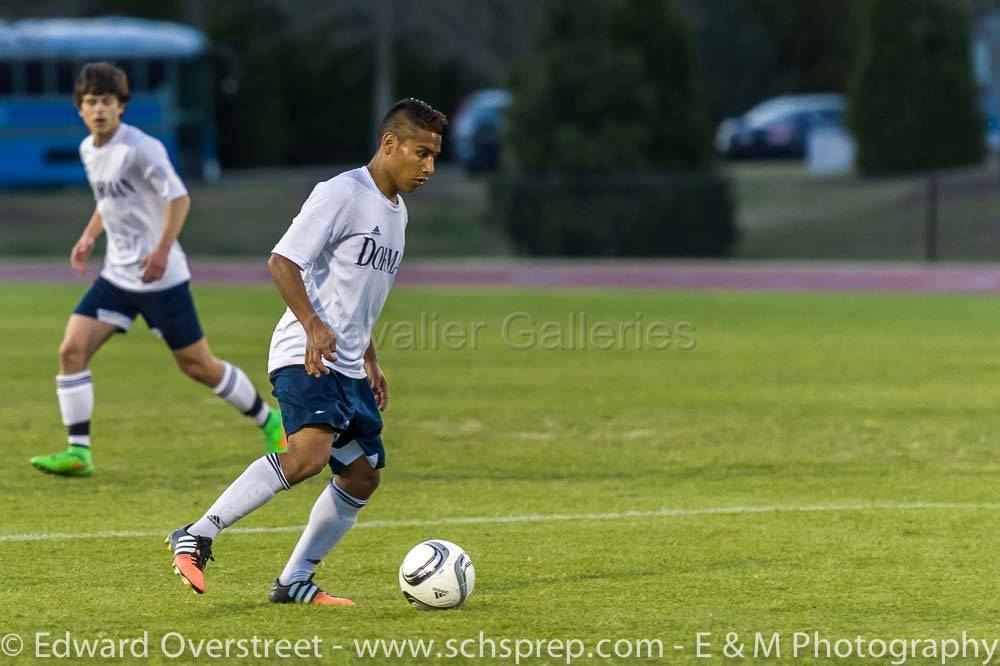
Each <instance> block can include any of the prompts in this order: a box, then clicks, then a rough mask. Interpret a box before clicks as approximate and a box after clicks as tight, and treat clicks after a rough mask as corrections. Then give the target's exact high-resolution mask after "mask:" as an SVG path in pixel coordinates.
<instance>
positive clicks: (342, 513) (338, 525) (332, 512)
mask: <svg viewBox="0 0 1000 666" xmlns="http://www.w3.org/2000/svg"><path fill="white" fill-rule="evenodd" d="M366 504H368V501H367V500H359V499H358V498H356V497H352V496H351V495H348V494H347V493H346V492H344V491H343V490H342V489H341V488H340V486H338V485H337V482H336V481H335V480H332V479H331V480H330V483H328V484H326V487H325V488H324V489H323V492H321V493H320V494H319V497H318V498H316V503H315V504H313V508H312V511H311V512H310V513H309V524H308V525H306V529H305V530H304V531H303V532H302V536H301V537H299V542H298V543H297V544H295V550H293V551H292V556H291V557H290V558H289V559H288V564H286V565H285V568H284V570H282V572H281V575H280V576H278V581H279V582H280V583H281V584H282V585H291V584H292V583H293V582H295V581H304V580H308V579H309V577H310V576H312V575H313V572H314V571H316V566H317V565H318V564H319V563H320V562H322V561H323V558H325V557H326V556H327V555H328V554H329V553H330V551H331V550H333V547H334V546H336V545H337V544H338V543H340V540H341V539H343V538H344V535H345V534H347V531H348V530H349V529H351V528H352V527H354V523H356V522H357V520H358V512H359V511H361V509H363V508H364V507H365V505H366Z"/></svg>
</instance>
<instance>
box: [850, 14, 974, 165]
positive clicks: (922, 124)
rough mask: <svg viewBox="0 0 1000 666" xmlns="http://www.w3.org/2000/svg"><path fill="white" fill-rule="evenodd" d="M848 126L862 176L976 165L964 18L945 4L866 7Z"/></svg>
mask: <svg viewBox="0 0 1000 666" xmlns="http://www.w3.org/2000/svg"><path fill="white" fill-rule="evenodd" d="M863 8H864V10H865V11H863V12H862V13H861V15H860V20H861V21H862V24H861V37H860V40H861V42H860V48H859V53H858V59H857V62H856V67H855V71H854V76H853V80H852V84H851V90H850V97H851V109H850V123H851V127H852V129H853V131H854V134H855V136H856V138H857V141H858V162H859V166H860V167H861V170H862V171H863V172H864V173H868V174H885V173H903V172H912V171H924V170H928V169H935V168H943V167H952V166H959V165H964V164H973V163H977V162H979V161H980V160H981V159H982V157H983V152H984V125H983V119H982V117H981V116H980V114H979V111H978V110H977V108H976V91H975V85H974V83H973V80H972V71H971V64H970V52H969V49H970V43H969V42H970V38H969V17H968V16H967V15H966V14H965V12H964V11H963V9H962V6H961V5H960V4H959V3H956V2H951V1H949V0H866V3H865V5H864V7H863Z"/></svg>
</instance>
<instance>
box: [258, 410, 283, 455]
mask: <svg viewBox="0 0 1000 666" xmlns="http://www.w3.org/2000/svg"><path fill="white" fill-rule="evenodd" d="M260 432H261V434H262V435H263V436H264V447H265V448H266V449H267V452H268V453H284V452H285V451H287V450H288V440H286V439H285V427H284V426H283V425H282V424H281V411H280V410H279V409H278V408H277V407H272V408H271V413H270V414H268V415H267V421H265V422H264V425H262V426H261V427H260Z"/></svg>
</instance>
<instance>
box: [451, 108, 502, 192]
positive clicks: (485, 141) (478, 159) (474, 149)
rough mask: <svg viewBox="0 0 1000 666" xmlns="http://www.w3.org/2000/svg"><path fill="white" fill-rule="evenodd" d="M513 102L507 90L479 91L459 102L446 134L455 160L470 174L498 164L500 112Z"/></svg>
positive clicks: (491, 168)
mask: <svg viewBox="0 0 1000 666" xmlns="http://www.w3.org/2000/svg"><path fill="white" fill-rule="evenodd" d="M512 101H513V97H512V96H511V94H510V93H509V92H507V91H506V90H479V91H477V92H474V93H472V94H471V95H469V96H468V97H466V98H465V99H464V100H462V103H461V104H460V105H459V107H458V110H457V111H456V112H455V116H454V118H453V119H452V124H451V128H449V134H450V137H451V141H452V151H453V154H454V156H455V159H457V160H458V161H459V162H460V163H461V164H462V165H464V166H465V168H466V169H467V170H468V171H469V172H470V173H477V172H481V171H495V170H496V169H497V167H499V166H500V141H501V137H502V135H503V129H504V117H503V114H504V111H505V110H506V109H507V108H508V107H509V106H510V105H511V102H512Z"/></svg>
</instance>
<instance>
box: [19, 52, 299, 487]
mask: <svg viewBox="0 0 1000 666" xmlns="http://www.w3.org/2000/svg"><path fill="white" fill-rule="evenodd" d="M128 99H129V88H128V80H127V79H126V78H125V74H124V72H122V71H121V70H120V69H118V68H117V67H114V66H113V65H111V64H110V63H106V62H100V63H91V64H88V65H86V66H85V67H84V68H83V71H81V73H80V76H79V77H78V78H77V81H76V86H75V89H74V103H75V104H76V107H77V109H78V110H79V113H80V117H81V118H82V119H83V122H84V123H85V124H86V126H87V129H88V130H90V136H88V137H87V138H86V139H84V140H83V142H82V143H81V144H80V157H81V158H82V159H83V164H84V167H85V168H86V170H87V179H88V180H89V181H90V186H91V188H92V189H93V191H94V198H95V199H96V200H97V206H96V208H95V209H94V213H93V215H91V217H90V223H89V224H88V225H87V227H86V229H84V231H83V235H82V236H80V240H79V241H77V243H76V245H75V246H74V247H73V251H72V253H71V254H70V263H71V264H72V265H73V268H75V269H76V270H78V271H79V272H80V273H81V274H83V273H84V272H85V271H86V266H87V258H88V257H89V256H90V253H91V251H92V250H93V248H94V243H95V241H96V239H97V238H98V236H100V235H101V233H106V234H107V252H106V255H105V258H104V268H103V270H102V271H101V275H100V276H99V277H98V278H97V280H96V281H95V282H94V284H93V285H92V286H91V287H90V290H89V291H87V293H86V295H84V297H83V299H82V300H81V301H80V304H79V305H78V306H77V307H76V310H75V311H74V312H73V314H72V315H70V318H69V322H68V323H67V325H66V333H65V336H64V337H63V341H62V345H60V347H59V374H58V375H57V376H56V393H57V394H58V397H59V409H60V411H61V412H62V420H63V424H64V425H66V427H67V428H68V429H69V447H68V448H67V449H66V450H65V451H61V452H59V453H55V454H52V455H46V456H35V457H34V458H32V459H31V461H30V462H31V464H32V465H34V466H35V467H36V468H38V469H39V470H41V471H43V472H49V473H53V474H62V475H65V476H89V475H90V474H91V473H92V471H93V462H92V459H91V453H90V417H91V413H92V412H93V409H94V388H93V384H92V383H91V377H90V370H89V367H88V366H89V364H90V359H91V357H92V356H93V355H94V353H95V352H96V351H97V350H98V349H99V348H100V347H101V345H103V344H104V343H105V342H106V341H107V340H108V339H109V338H110V337H111V335H112V334H113V333H115V332H116V331H120V332H122V333H124V332H126V331H128V329H129V327H130V326H131V325H132V321H133V320H134V319H135V317H136V315H140V314H141V315H142V316H143V319H145V320H146V323H147V324H148V325H149V327H150V328H151V329H153V331H154V333H157V334H158V335H159V336H160V337H162V338H163V340H164V341H165V342H166V343H167V346H168V347H170V350H171V351H172V352H173V355H174V359H175V360H176V361H177V365H178V366H180V369H181V370H182V371H183V372H184V373H185V374H186V375H188V376H189V377H191V378H192V379H194V380H195V381H198V382H201V383H202V384H205V385H207V386H209V387H211V388H212V389H213V390H214V391H215V393H216V395H218V396H219V397H221V398H223V399H224V400H226V401H227V402H229V403H230V404H231V405H233V406H234V407H235V408H236V409H238V410H239V411H240V412H242V413H244V414H246V415H247V416H248V417H250V418H251V419H253V420H254V422H255V423H256V424H257V425H258V426H260V428H261V430H262V432H263V434H264V439H265V441H266V442H267V447H268V450H269V451H280V450H284V447H285V437H284V431H283V430H282V426H281V417H280V415H279V414H278V413H277V412H276V411H272V410H271V409H270V407H268V405H267V403H265V402H264V401H263V400H262V399H261V397H260V395H259V394H258V393H257V390H256V389H255V388H254V387H253V384H252V383H251V382H250V380H249V379H248V378H247V376H246V374H244V372H243V371H242V370H240V369H239V368H238V367H236V366H235V365H232V364H230V363H227V362H225V361H221V360H219V359H218V358H216V357H215V356H214V355H213V354H212V351H211V349H209V346H208V341H207V340H206V339H205V336H204V334H203V333H202V330H201V324H200V323H199V321H198V313H197V312H196V311H195V308H194V301H193V300H192V299H191V291H190V289H189V288H188V280H189V279H190V277H191V274H190V272H188V265H187V259H186V258H185V256H184V251H183V250H182V249H181V246H180V244H179V243H178V242H177V236H178V234H180V231H181V228H182V227H183V226H184V221H185V219H186V218H187V214H188V208H189V207H190V198H189V197H188V194H187V190H186V189H185V188H184V184H183V183H182V182H181V180H180V178H178V176H177V173H176V172H175V171H174V168H173V166H172V165H171V164H170V159H169V158H168V157H167V152H166V150H165V149H164V147H163V144H162V143H160V142H159V141H157V140H156V139H154V138H153V137H151V136H148V135H147V134H145V133H143V132H142V131H140V130H138V129H137V128H135V127H132V126H130V125H126V124H125V123H123V122H121V118H122V114H123V113H124V112H125V104H126V103H127V102H128Z"/></svg>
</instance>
